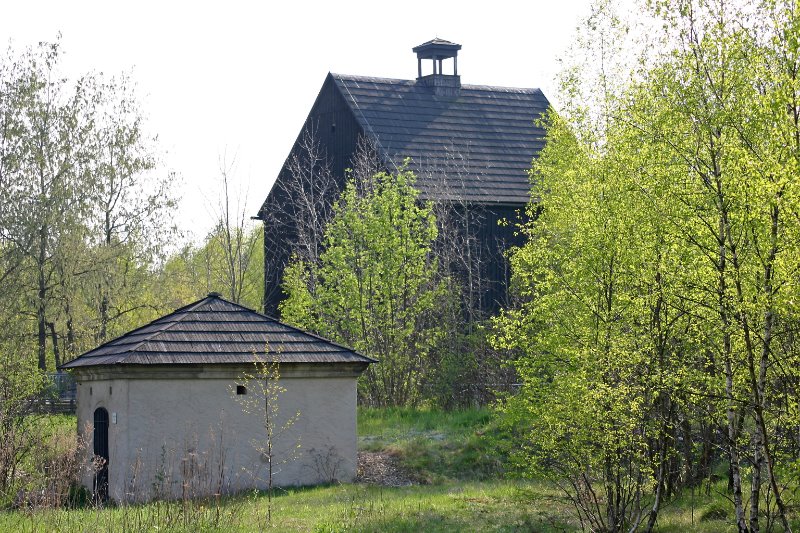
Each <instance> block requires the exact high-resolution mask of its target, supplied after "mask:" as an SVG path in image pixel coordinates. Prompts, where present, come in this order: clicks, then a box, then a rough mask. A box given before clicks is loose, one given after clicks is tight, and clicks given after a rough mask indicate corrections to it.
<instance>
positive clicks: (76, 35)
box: [0, 0, 588, 240]
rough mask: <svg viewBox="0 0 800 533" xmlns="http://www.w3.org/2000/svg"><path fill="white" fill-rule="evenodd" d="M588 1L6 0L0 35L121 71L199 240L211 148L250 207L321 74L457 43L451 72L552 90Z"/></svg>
mask: <svg viewBox="0 0 800 533" xmlns="http://www.w3.org/2000/svg"><path fill="white" fill-rule="evenodd" d="M587 10H588V0H565V1H562V2H558V3H555V4H554V3H546V4H545V3H544V2H525V3H520V2H512V1H505V0H503V1H500V2H492V3H489V4H487V3H476V4H474V5H473V4H465V3H461V2H437V3H432V2H423V1H418V0H412V1H408V2H404V3H403V4H389V3H376V2H367V1H348V2H335V3H334V2H281V3H270V4H267V3H255V2H226V3H224V4H210V3H209V4H204V3H202V2H201V3H189V2H168V3H161V2H151V1H145V2H141V3H137V4H136V5H133V4H114V3H111V4H109V3H106V2H99V1H88V2H76V3H72V2H70V3H63V2H56V1H42V2H14V3H12V4H10V5H9V6H6V9H5V10H4V16H3V17H2V18H0V43H2V45H3V46H6V45H8V44H9V43H10V44H11V46H12V47H13V48H14V49H17V50H19V49H22V48H24V47H26V46H32V45H35V44H36V43H38V42H39V41H54V40H56V39H57V36H58V35H59V33H60V34H61V42H62V46H63V50H64V57H63V63H62V64H63V67H64V69H65V72H64V74H65V75H66V76H69V77H77V76H79V75H81V74H83V73H86V72H88V71H92V70H94V71H102V72H104V73H105V74H107V75H113V74H117V73H120V72H129V73H130V74H131V76H132V78H133V80H134V81H135V82H136V84H137V94H138V96H139V98H140V100H141V103H142V108H143V111H144V113H145V115H146V116H147V119H148V129H149V131H150V132H152V133H154V134H157V135H158V136H159V141H160V142H159V145H160V148H161V150H162V152H163V160H164V166H165V167H166V168H168V169H172V170H175V171H176V172H177V173H178V174H179V176H180V178H181V179H182V182H183V186H182V187H181V191H182V196H183V198H182V201H181V204H180V207H179V210H178V213H177V222H178V224H179V226H180V227H181V229H183V230H184V231H187V232H190V233H191V234H192V236H193V237H194V239H196V240H199V239H202V238H203V237H204V235H205V233H206V232H207V231H208V230H210V229H211V225H212V221H213V218H214V217H213V216H212V213H211V211H212V209H211V208H210V207H209V206H210V205H213V204H215V203H216V199H217V197H218V195H219V181H220V179H219V177H220V170H219V167H220V158H222V157H224V158H225V160H226V161H227V164H228V165H229V166H230V164H231V163H232V162H233V160H234V159H235V161H236V168H235V169H233V172H231V173H230V174H231V177H232V187H233V189H234V190H241V192H242V195H246V196H247V206H246V209H247V210H248V212H250V213H252V214H253V215H254V214H255V213H256V211H257V209H258V207H259V206H260V204H261V202H262V201H263V199H264V198H265V197H266V195H267V193H268V192H269V188H270V187H271V185H272V182H273V180H274V178H275V176H276V175H277V173H278V171H279V170H280V167H281V165H282V164H283V161H284V159H285V158H286V156H287V155H288V153H289V150H290V148H291V146H292V143H293V142H294V140H295V138H296V136H297V134H298V133H299V132H300V129H301V127H302V124H303V121H304V120H305V117H306V115H307V114H308V111H309V110H310V108H311V105H312V104H313V102H314V99H315V98H316V95H317V93H318V91H319V88H320V87H321V86H322V82H323V80H324V78H325V75H326V74H327V73H328V72H329V71H330V72H340V73H347V74H358V75H370V76H378V77H388V78H401V79H412V78H414V77H415V76H416V60H415V58H414V55H413V54H412V52H411V48H412V47H413V46H416V45H417V44H421V43H422V42H425V41H427V40H429V39H432V38H433V37H435V36H438V37H441V38H444V39H448V40H451V41H454V42H457V43H460V44H461V45H462V46H463V48H462V50H461V53H460V54H459V73H460V74H461V78H462V83H468V84H487V85H499V86H509V87H540V88H542V89H543V90H544V92H545V95H546V96H547V97H548V98H550V99H551V101H552V100H553V99H554V97H555V83H554V81H553V79H554V76H555V74H556V73H557V71H558V68H559V67H558V61H557V58H558V57H559V56H560V55H562V54H563V52H564V50H565V49H566V47H567V46H568V45H569V42H570V39H571V37H572V36H573V35H574V30H575V27H576V25H577V24H578V20H579V17H581V16H583V15H585V13H586V12H587Z"/></svg>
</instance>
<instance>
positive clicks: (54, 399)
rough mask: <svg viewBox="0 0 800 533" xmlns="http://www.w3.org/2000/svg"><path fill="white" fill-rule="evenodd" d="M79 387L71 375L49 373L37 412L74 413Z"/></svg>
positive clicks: (38, 400) (37, 405)
mask: <svg viewBox="0 0 800 533" xmlns="http://www.w3.org/2000/svg"><path fill="white" fill-rule="evenodd" d="M77 396H78V387H77V385H76V384H75V379H74V378H73V377H72V375H71V374H68V373H66V372H48V373H47V384H46V385H45V387H44V389H43V390H42V392H41V394H40V395H39V398H38V399H37V401H36V406H35V410H36V411H38V412H43V413H74V412H75V400H76V398H77Z"/></svg>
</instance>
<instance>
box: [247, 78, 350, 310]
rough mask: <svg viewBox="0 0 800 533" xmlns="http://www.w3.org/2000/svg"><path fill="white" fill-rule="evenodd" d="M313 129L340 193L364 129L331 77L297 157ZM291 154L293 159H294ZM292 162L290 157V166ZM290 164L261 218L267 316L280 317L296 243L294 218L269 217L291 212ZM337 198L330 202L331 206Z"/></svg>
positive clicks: (309, 120)
mask: <svg viewBox="0 0 800 533" xmlns="http://www.w3.org/2000/svg"><path fill="white" fill-rule="evenodd" d="M310 129H313V131H314V134H315V135H316V136H317V138H318V139H319V141H320V145H321V146H323V147H325V150H326V152H327V157H328V160H329V163H330V168H331V170H332V173H333V176H334V179H335V180H336V182H337V190H338V191H341V190H342V188H343V187H344V182H345V170H346V169H348V168H350V167H351V158H352V156H353V154H354V153H355V151H356V144H357V142H358V138H359V136H360V135H362V130H361V127H360V126H359V124H358V122H357V121H356V120H355V118H354V117H353V113H352V111H351V110H350V108H349V107H348V106H347V104H346V103H345V101H344V99H343V98H342V96H341V93H340V92H339V90H338V89H337V88H336V86H335V84H334V83H333V79H332V77H331V75H330V74H329V75H328V77H327V78H326V79H325V83H324V84H323V85H322V89H320V92H319V95H318V96H317V100H316V101H315V102H314V105H313V107H312V108H311V112H310V113H309V114H308V118H306V121H305V123H304V124H303V128H302V129H301V130H300V134H299V135H298V136H297V140H296V141H295V145H294V147H293V148H292V152H291V153H294V152H295V151H296V150H297V149H298V143H299V142H300V140H301V139H302V137H303V135H304V133H305V132H306V131H308V130H310ZM291 153H290V157H291ZM288 160H289V158H288V157H287V163H288ZM287 163H284V166H283V168H282V169H281V172H280V174H279V175H278V180H276V185H275V186H273V187H272V190H271V191H270V193H269V196H268V197H267V200H266V202H265V203H264V207H262V209H261V212H260V213H259V215H260V216H261V218H262V219H264V220H265V222H264V291H265V294H264V312H265V313H266V314H268V315H271V316H276V317H277V316H278V315H279V312H278V305H279V304H280V302H281V301H282V300H283V291H282V289H281V283H282V281H283V271H284V270H285V268H286V265H287V263H288V262H289V260H290V258H291V254H292V246H291V243H292V242H294V241H296V231H295V225H294V223H293V220H292V219H291V217H286V218H285V219H284V220H277V221H276V220H274V217H271V216H270V214H274V213H285V212H287V211H289V212H290V211H291V202H292V199H291V198H286V197H285V195H284V194H283V191H282V189H281V187H280V186H279V183H278V182H279V181H280V180H287V179H289V176H288V172H289V171H288V169H287ZM337 197H338V195H337ZM334 201H336V198H330V202H331V203H332V202H334Z"/></svg>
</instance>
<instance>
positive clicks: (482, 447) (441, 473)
mask: <svg viewBox="0 0 800 533" xmlns="http://www.w3.org/2000/svg"><path fill="white" fill-rule="evenodd" d="M48 423H50V424H52V427H54V428H57V430H58V431H57V432H58V433H61V432H63V431H66V430H68V428H69V427H71V428H73V430H74V427H75V423H74V418H73V417H58V418H56V419H54V420H51V421H49V422H48ZM358 431H359V445H360V447H361V448H362V449H364V450H370V451H388V452H389V453H391V454H392V455H394V456H395V457H396V458H397V459H398V461H399V462H400V463H401V465H402V466H403V467H405V468H406V469H407V470H409V471H411V472H412V473H413V474H414V476H415V477H416V478H418V479H421V480H423V482H425V481H427V482H428V483H427V484H422V485H415V486H410V487H401V488H387V487H375V486H365V485H356V484H342V485H332V486H324V487H310V488H297V489H289V490H286V491H279V493H278V494H277V496H276V498H275V499H274V502H273V506H272V509H273V511H272V515H273V517H272V521H271V522H270V523H269V524H267V521H266V512H267V497H266V495H265V494H263V493H252V494H243V495H239V496H236V497H230V498H224V499H221V500H220V501H213V500H211V501H194V502H170V503H165V502H155V503H151V504H148V505H131V506H122V507H116V508H108V509H103V510H99V509H93V508H85V509H73V510H49V511H35V512H29V511H24V512H23V511H6V512H2V513H0V531H23V532H24V531H187V532H188V531H262V530H265V529H269V530H274V531H318V532H334V531H387V532H394V531H409V532H411V531H415V532H416V531H426V532H427V531H431V532H436V531H459V532H469V531H541V532H550V531H552V532H556V531H576V530H579V529H580V524H579V523H578V522H577V521H576V520H575V519H574V518H573V513H572V510H571V509H570V507H569V506H568V504H567V503H566V502H565V501H563V500H562V499H561V498H560V496H559V494H558V493H557V492H556V491H555V490H554V489H553V488H552V487H550V486H548V485H547V484H546V483H544V482H540V481H530V480H527V481H526V480H518V479H513V476H509V475H508V474H509V473H508V472H505V473H504V468H503V459H504V456H505V451H504V449H503V447H502V445H501V444H500V443H502V441H503V439H501V438H498V437H501V436H502V434H501V430H500V429H499V428H498V427H496V426H495V425H494V423H493V422H492V417H491V414H490V413H489V412H488V411H485V410H471V411H463V412H454V413H440V412H434V411H425V410H422V411H415V410H409V409H387V410H373V409H365V410H361V411H359V425H358ZM724 488H725V487H724V483H723V482H720V483H719V484H717V485H715V486H713V487H711V491H710V495H709V496H705V495H701V494H696V493H695V494H694V495H692V494H688V493H687V494H684V495H682V496H681V497H680V498H678V499H677V500H676V501H673V502H671V503H668V504H667V505H666V506H665V507H664V509H663V510H662V512H661V514H660V517H659V521H658V528H657V530H658V531H659V532H675V533H677V532H683V531H700V532H705V533H712V532H724V531H733V530H734V529H735V528H733V527H732V521H731V510H730V504H729V503H728V502H727V501H726V500H725V496H724V494H723V492H724Z"/></svg>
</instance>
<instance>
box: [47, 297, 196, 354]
mask: <svg viewBox="0 0 800 533" xmlns="http://www.w3.org/2000/svg"><path fill="white" fill-rule="evenodd" d="M208 298H209V297H208V296H206V297H205V298H203V299H202V300H198V301H196V302H192V303H189V304H186V305H184V306H182V307H179V308H177V309H176V310H174V311H173V312H171V313H168V314H166V315H164V316H160V317H158V318H155V319H153V320H151V321H150V322H148V323H147V324H143V325H141V326H139V327H138V328H135V329H132V330H131V331H128V332H127V333H123V334H122V335H120V336H119V337H114V338H113V339H111V340H110V341H106V342H104V343H103V344H101V345H100V346H97V347H95V348H92V349H91V350H88V351H86V352H83V353H82V354H80V355H79V356H77V357H74V358H72V359H70V360H69V361H66V362H64V363H62V366H63V365H67V364H69V363H71V362H72V361H76V360H77V359H80V358H81V357H83V356H84V355H86V354H88V353H90V352H94V351H96V350H99V349H100V348H102V347H104V346H107V345H109V344H111V343H112V342H116V341H118V340H121V339H124V338H125V337H129V336H131V335H135V334H136V332H138V331H141V330H143V329H145V328H147V327H150V326H152V325H154V324H155V323H156V322H159V321H162V320H164V319H165V318H167V317H169V316H172V315H176V314H178V313H184V312H186V311H191V310H193V309H194V308H195V307H197V306H198V305H200V304H201V303H204V302H205V301H206V300H207V299H208ZM173 324H174V322H172V323H170V324H168V325H167V326H166V327H164V328H163V329H159V330H158V331H154V332H153V333H151V334H148V335H147V336H146V337H145V339H144V340H142V341H139V342H137V343H136V344H133V345H131V346H130V347H129V348H128V349H127V350H124V351H123V353H127V352H130V351H132V350H135V349H136V348H138V347H139V346H141V345H142V344H144V343H145V342H147V341H149V340H150V339H151V338H152V336H153V335H156V334H158V333H161V332H162V331H166V330H168V329H169V328H170V327H171V326H172V325H173ZM92 357H95V356H92Z"/></svg>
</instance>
